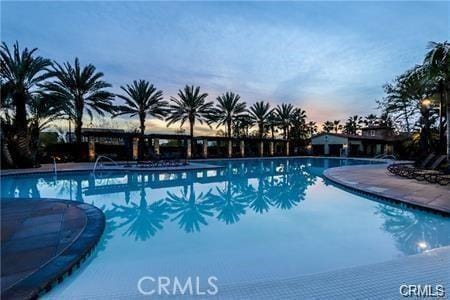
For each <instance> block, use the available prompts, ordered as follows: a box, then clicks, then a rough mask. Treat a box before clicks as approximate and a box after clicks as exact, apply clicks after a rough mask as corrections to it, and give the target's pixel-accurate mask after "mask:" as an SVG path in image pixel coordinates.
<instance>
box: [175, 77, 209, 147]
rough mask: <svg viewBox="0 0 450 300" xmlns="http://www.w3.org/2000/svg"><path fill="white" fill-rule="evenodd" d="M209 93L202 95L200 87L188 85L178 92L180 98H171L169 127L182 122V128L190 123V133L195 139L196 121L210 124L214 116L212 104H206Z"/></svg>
mask: <svg viewBox="0 0 450 300" xmlns="http://www.w3.org/2000/svg"><path fill="white" fill-rule="evenodd" d="M207 96H208V94H207V93H200V87H199V86H197V87H194V86H193V85H192V86H188V85H186V86H185V87H184V90H183V91H182V90H178V98H175V97H171V98H170V101H171V102H172V104H170V106H169V108H170V113H169V116H168V117H167V121H169V122H168V123H167V126H170V125H172V124H173V123H177V122H181V126H183V124H184V123H185V122H186V121H189V129H190V130H189V133H190V136H191V138H193V137H194V125H195V121H199V122H200V124H203V122H206V123H209V122H210V121H211V115H212V112H213V110H212V106H213V103H212V102H206V97H207Z"/></svg>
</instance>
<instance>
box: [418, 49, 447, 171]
mask: <svg viewBox="0 0 450 300" xmlns="http://www.w3.org/2000/svg"><path fill="white" fill-rule="evenodd" d="M428 49H429V51H428V53H427V54H426V55H425V59H424V66H425V67H426V69H427V71H428V74H429V76H430V77H432V78H433V79H434V81H436V82H438V90H439V94H440V116H439V133H440V140H441V141H442V140H443V131H444V130H443V128H442V123H443V122H442V119H443V115H444V106H445V102H446V104H447V117H446V119H447V161H450V121H449V120H450V99H449V98H450V72H449V70H450V58H449V57H450V43H449V42H447V41H445V42H441V43H436V42H430V43H429V45H428ZM448 166H449V168H450V164H448Z"/></svg>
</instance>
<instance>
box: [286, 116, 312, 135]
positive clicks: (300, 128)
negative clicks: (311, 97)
mask: <svg viewBox="0 0 450 300" xmlns="http://www.w3.org/2000/svg"><path fill="white" fill-rule="evenodd" d="M307 135H308V130H307V126H306V111H305V110H303V109H301V108H295V109H294V111H293V112H292V116H291V129H290V131H288V135H287V137H288V138H289V137H292V138H293V139H295V140H299V139H304V138H306V137H307Z"/></svg>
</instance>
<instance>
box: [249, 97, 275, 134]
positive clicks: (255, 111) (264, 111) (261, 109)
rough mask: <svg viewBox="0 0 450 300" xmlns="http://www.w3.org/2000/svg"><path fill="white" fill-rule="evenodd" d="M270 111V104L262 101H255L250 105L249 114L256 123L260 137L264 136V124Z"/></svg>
mask: <svg viewBox="0 0 450 300" xmlns="http://www.w3.org/2000/svg"><path fill="white" fill-rule="evenodd" d="M271 112H272V110H271V109H270V104H269V103H268V102H264V101H260V102H256V103H255V104H253V105H252V106H251V107H250V116H251V117H252V119H253V120H254V121H255V122H256V123H257V124H258V133H259V137H260V138H262V137H263V136H264V124H265V123H266V122H267V119H268V117H269V115H270V113H271Z"/></svg>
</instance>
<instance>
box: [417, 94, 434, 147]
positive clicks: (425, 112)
mask: <svg viewBox="0 0 450 300" xmlns="http://www.w3.org/2000/svg"><path fill="white" fill-rule="evenodd" d="M430 108H431V101H430V100H429V99H423V100H422V101H421V102H420V113H421V114H422V129H421V132H420V143H419V145H420V150H421V152H422V153H423V155H426V153H427V152H428V150H429V147H428V133H429V129H430Z"/></svg>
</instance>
